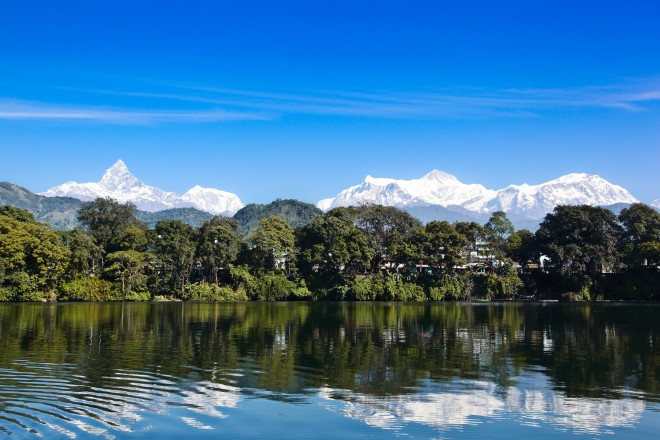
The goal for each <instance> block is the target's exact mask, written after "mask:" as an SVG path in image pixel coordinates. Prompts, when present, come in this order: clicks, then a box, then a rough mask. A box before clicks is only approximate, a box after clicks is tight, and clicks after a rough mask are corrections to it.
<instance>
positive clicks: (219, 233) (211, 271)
mask: <svg viewBox="0 0 660 440" xmlns="http://www.w3.org/2000/svg"><path fill="white" fill-rule="evenodd" d="M242 246H243V240H242V239H241V237H240V236H239V235H238V222H236V221H235V220H233V219H229V218H226V217H213V218H211V219H209V220H208V221H206V222H204V224H202V226H201V227H200V228H199V232H198V234H197V258H199V260H200V263H201V264H202V267H203V269H204V273H205V279H206V280H207V281H208V282H209V283H215V284H218V282H219V278H218V271H219V270H220V268H229V264H232V263H234V262H235V261H236V258H237V256H238V253H239V251H240V250H241V247H242Z"/></svg>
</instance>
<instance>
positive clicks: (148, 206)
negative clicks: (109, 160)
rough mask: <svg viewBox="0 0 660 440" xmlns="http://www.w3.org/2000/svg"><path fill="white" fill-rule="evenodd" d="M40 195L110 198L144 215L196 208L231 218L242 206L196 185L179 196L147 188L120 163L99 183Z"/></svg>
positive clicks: (72, 185)
mask: <svg viewBox="0 0 660 440" xmlns="http://www.w3.org/2000/svg"><path fill="white" fill-rule="evenodd" d="M39 195H42V196H45V197H56V196H60V197H73V198H76V199H78V200H82V201H92V200H95V199H97V198H99V197H111V198H113V199H115V200H117V201H119V202H122V203H126V202H130V203H133V204H134V205H135V206H136V207H137V208H138V209H140V210H142V211H147V212H158V211H163V210H167V209H173V208H196V209H199V210H201V211H204V212H208V213H210V214H214V215H228V216H231V215H233V214H235V213H236V211H238V210H239V209H241V208H242V207H243V206H244V205H243V202H241V200H240V198H239V197H238V196H237V195H236V194H233V193H230V192H227V191H221V190H218V189H214V188H203V187H201V186H199V185H196V186H194V187H193V188H191V189H190V190H188V191H187V192H186V193H185V194H183V195H178V194H176V193H174V192H170V191H165V190H162V189H160V188H157V187H154V186H150V185H147V184H145V183H144V182H143V181H142V180H140V179H138V178H137V177H136V176H134V175H133V174H132V173H131V172H130V171H129V170H128V167H127V166H126V164H125V163H124V161H122V160H121V159H119V160H118V161H117V162H115V163H114V164H113V165H112V166H111V167H110V168H108V169H107V170H106V171H105V173H104V174H103V176H102V177H101V179H100V180H99V181H98V182H86V183H78V182H76V181H69V182H65V183H63V184H61V185H57V186H54V187H52V188H49V189H48V190H46V191H44V192H42V193H39Z"/></svg>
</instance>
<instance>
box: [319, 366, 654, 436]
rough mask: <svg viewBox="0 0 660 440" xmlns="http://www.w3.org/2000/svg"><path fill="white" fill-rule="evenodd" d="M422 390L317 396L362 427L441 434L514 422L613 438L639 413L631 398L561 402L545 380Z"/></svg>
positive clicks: (538, 376)
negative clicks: (421, 428)
mask: <svg viewBox="0 0 660 440" xmlns="http://www.w3.org/2000/svg"><path fill="white" fill-rule="evenodd" d="M434 388H437V387H435V386H433V385H428V386H425V387H423V388H422V389H419V390H418V392H417V393H416V394H414V395H402V396H391V397H374V396H368V395H364V394H358V393H354V392H351V391H347V390H333V389H330V388H323V389H321V390H320V391H319V397H321V398H322V399H325V400H329V401H332V402H334V405H328V406H327V407H328V408H329V409H331V410H333V411H339V412H341V414H343V415H344V416H346V417H349V418H352V419H356V420H360V421H362V422H364V423H366V424H368V425H371V426H374V427H378V428H383V429H393V430H403V429H404V427H405V426H406V424H409V423H421V424H424V425H428V426H430V427H432V428H435V429H438V430H441V431H446V430H450V429H452V428H455V427H459V426H464V425H478V424H481V423H484V422H485V421H486V420H488V421H492V420H503V419H507V420H509V421H515V422H517V423H519V424H521V425H527V426H535V427H541V426H546V427H555V428H558V429H561V430H569V431H572V432H576V433H589V434H606V433H613V431H612V429H611V428H616V427H632V426H634V424H635V422H637V421H638V420H639V419H640V418H641V415H642V413H643V412H644V410H645V407H646V405H645V403H644V402H643V401H642V400H639V399H635V398H629V397H628V398H623V399H615V400H611V399H594V398H588V397H582V398H577V397H567V396H566V394H565V393H563V392H561V391H556V390H553V389H552V388H551V385H550V383H549V381H548V380H547V377H545V376H544V375H541V374H536V373H535V374H532V375H527V376H525V377H523V378H521V380H520V384H519V385H517V386H515V387H510V388H507V389H506V390H501V389H499V388H498V387H497V386H495V385H494V384H493V383H491V382H483V381H461V380H457V381H454V382H451V383H448V384H446V386H445V387H443V388H444V389H443V390H442V391H434Z"/></svg>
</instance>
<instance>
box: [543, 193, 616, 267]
mask: <svg viewBox="0 0 660 440" xmlns="http://www.w3.org/2000/svg"><path fill="white" fill-rule="evenodd" d="M620 234H621V226H619V223H618V222H617V218H616V216H615V215H614V213H612V211H609V210H607V209H605V208H599V207H594V206H588V205H581V206H568V205H559V206H557V207H555V209H554V211H553V212H552V213H550V214H547V215H546V216H545V219H544V220H543V222H542V223H541V226H540V228H539V230H538V231H536V240H537V244H538V248H539V251H540V253H542V254H545V255H547V256H548V257H550V259H551V260H552V263H553V265H554V266H555V267H556V270H558V271H560V272H561V273H565V274H566V273H568V274H570V273H586V274H588V275H594V274H596V273H599V272H602V271H603V270H608V269H611V268H612V267H613V266H614V264H615V262H616V259H617V242H618V239H619V236H620Z"/></svg>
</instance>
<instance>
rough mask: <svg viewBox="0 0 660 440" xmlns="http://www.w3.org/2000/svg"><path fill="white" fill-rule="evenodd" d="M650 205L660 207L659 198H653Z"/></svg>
mask: <svg viewBox="0 0 660 440" xmlns="http://www.w3.org/2000/svg"><path fill="white" fill-rule="evenodd" d="M651 206H653V207H654V208H658V209H660V199H656V200H654V201H653V203H651Z"/></svg>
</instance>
